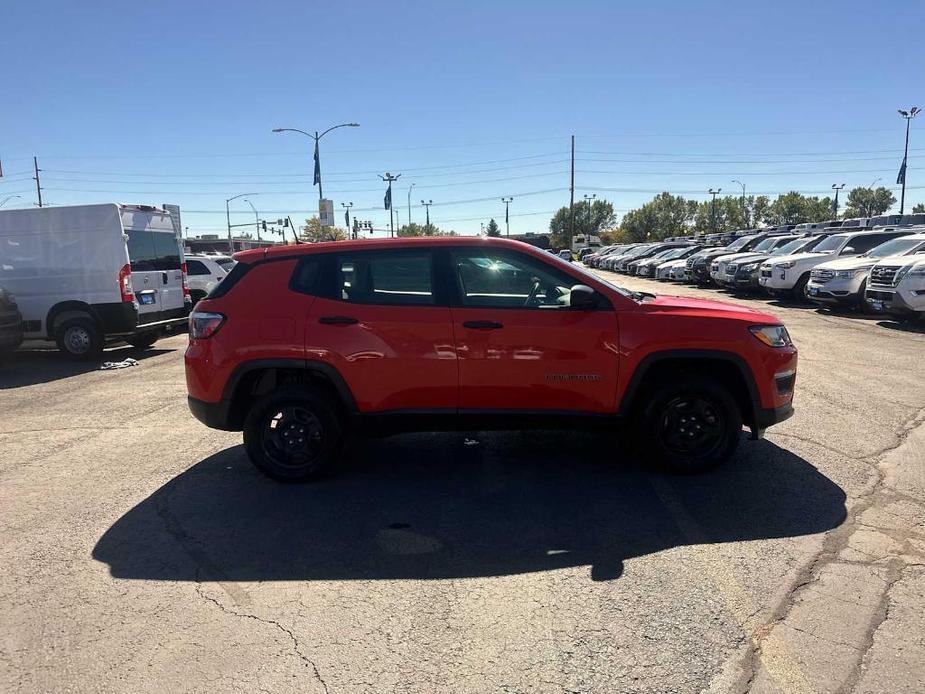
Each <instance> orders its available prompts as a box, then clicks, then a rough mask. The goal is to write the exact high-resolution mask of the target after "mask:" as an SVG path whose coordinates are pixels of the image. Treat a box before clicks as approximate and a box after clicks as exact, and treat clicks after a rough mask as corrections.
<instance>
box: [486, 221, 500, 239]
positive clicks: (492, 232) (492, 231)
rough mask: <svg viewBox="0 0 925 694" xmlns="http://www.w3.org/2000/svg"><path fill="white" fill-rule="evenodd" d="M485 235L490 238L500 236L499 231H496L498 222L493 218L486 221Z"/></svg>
mask: <svg viewBox="0 0 925 694" xmlns="http://www.w3.org/2000/svg"><path fill="white" fill-rule="evenodd" d="M485 233H486V234H488V235H489V236H492V237H498V236H501V231H500V230H499V229H498V222H496V221H495V218H494V217H492V218H491V219H490V220H488V229H487V230H486V231H485Z"/></svg>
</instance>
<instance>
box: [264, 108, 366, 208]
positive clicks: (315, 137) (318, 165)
mask: <svg viewBox="0 0 925 694" xmlns="http://www.w3.org/2000/svg"><path fill="white" fill-rule="evenodd" d="M359 127H360V124H359V123H341V124H340V125H332V126H331V127H330V128H328V129H327V130H325V131H324V132H323V133H321V134H320V135H319V134H318V131H317V130H316V131H315V134H314V135H312V134H311V133H307V132H305V131H304V130H299V129H298V128H273V132H275V133H302V134H303V135H305V137H310V138H311V139H313V140H314V141H315V177H314V179H313V183H312V185H316V184H317V186H318V199H319V200H323V199H324V193H322V192H321V154H320V152H319V151H318V143H319V142H320V141H321V138H322V137H324V136H325V135H327V134H328V133H329V132H331V131H332V130H337V129H338V128H359Z"/></svg>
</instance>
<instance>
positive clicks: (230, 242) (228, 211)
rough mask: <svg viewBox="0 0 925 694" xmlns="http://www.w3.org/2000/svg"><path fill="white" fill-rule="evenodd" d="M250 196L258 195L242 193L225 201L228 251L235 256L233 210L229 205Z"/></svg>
mask: <svg viewBox="0 0 925 694" xmlns="http://www.w3.org/2000/svg"><path fill="white" fill-rule="evenodd" d="M248 195H257V193H241V194H239V195H235V196H233V197H230V198H228V199H227V200H225V219H226V220H227V221H228V251H229V252H230V253H231V254H232V255H234V240H233V239H232V238H231V208H230V207H229V203H230V202H231V201H232V200H237V199H238V198H246V197H247V196H248Z"/></svg>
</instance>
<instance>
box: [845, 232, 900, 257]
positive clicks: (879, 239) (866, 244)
mask: <svg viewBox="0 0 925 694" xmlns="http://www.w3.org/2000/svg"><path fill="white" fill-rule="evenodd" d="M897 236H899V234H863V235H861V236H855V237H854V238H853V239H851V240H850V241H848V246H850V247H851V248H853V249H854V252H855V253H867V251H869V250H871V249H872V248H875V247H876V246H879V245H880V244H881V243H883V242H884V241H889V240H890V239H894V238H896V237H897ZM848 246H846V248H847V247H848Z"/></svg>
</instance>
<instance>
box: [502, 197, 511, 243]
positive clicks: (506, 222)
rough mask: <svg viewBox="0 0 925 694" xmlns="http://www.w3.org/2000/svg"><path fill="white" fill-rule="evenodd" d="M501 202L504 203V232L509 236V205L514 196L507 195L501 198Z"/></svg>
mask: <svg viewBox="0 0 925 694" xmlns="http://www.w3.org/2000/svg"><path fill="white" fill-rule="evenodd" d="M501 202H503V203H504V227H505V232H504V233H505V235H506V236H510V235H511V215H510V206H511V203H512V202H514V198H513V197H511V196H510V195H509V196H507V197H503V198H501Z"/></svg>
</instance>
